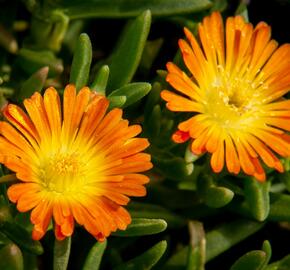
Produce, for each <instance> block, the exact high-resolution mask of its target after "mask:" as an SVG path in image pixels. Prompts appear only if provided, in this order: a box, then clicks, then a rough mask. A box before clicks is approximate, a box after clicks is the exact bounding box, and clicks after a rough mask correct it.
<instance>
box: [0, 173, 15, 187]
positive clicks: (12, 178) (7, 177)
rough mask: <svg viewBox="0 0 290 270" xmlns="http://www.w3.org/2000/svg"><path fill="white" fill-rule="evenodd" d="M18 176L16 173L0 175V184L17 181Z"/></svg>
mask: <svg viewBox="0 0 290 270" xmlns="http://www.w3.org/2000/svg"><path fill="white" fill-rule="evenodd" d="M17 180H18V179H17V177H16V174H15V173H12V174H7V175H4V176H1V177H0V184H5V183H11V182H15V181H17Z"/></svg>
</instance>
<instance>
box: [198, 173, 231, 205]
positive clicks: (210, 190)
mask: <svg viewBox="0 0 290 270" xmlns="http://www.w3.org/2000/svg"><path fill="white" fill-rule="evenodd" d="M197 187H198V191H199V193H200V195H201V197H202V198H203V200H204V202H205V204H206V205H207V206H209V207H213V208H220V207H223V206H225V205H227V204H228V203H229V202H231V200H232V199H233V197H234V192H233V191H231V190H230V189H228V188H226V187H217V186H215V184H214V182H213V179H212V176H211V175H205V176H203V177H200V178H198V181H197Z"/></svg>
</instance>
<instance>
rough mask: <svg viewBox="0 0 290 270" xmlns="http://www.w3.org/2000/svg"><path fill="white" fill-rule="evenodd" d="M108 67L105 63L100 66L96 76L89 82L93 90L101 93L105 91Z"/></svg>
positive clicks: (103, 93) (108, 72)
mask: <svg viewBox="0 0 290 270" xmlns="http://www.w3.org/2000/svg"><path fill="white" fill-rule="evenodd" d="M109 74H110V68H109V66H107V65H104V66H102V67H101V68H100V69H99V71H98V72H97V74H96V77H95V79H94V81H93V83H92V84H91V87H90V88H91V90H94V91H96V92H98V93H100V94H102V95H105V93H106V87H107V82H108V79H109Z"/></svg>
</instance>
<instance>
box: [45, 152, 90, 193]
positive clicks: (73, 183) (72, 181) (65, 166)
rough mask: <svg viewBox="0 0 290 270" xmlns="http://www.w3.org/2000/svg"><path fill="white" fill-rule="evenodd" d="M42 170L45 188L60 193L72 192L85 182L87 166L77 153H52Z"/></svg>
mask: <svg viewBox="0 0 290 270" xmlns="http://www.w3.org/2000/svg"><path fill="white" fill-rule="evenodd" d="M44 164H45V165H44V166H43V167H42V168H41V170H40V172H41V173H40V174H41V175H40V179H41V180H42V182H43V185H44V186H45V188H46V189H47V190H49V191H54V192H58V193H70V192H73V191H76V190H77V189H78V188H80V185H82V184H84V183H83V182H84V178H83V176H84V170H85V166H84V164H83V163H82V162H81V160H80V155H79V154H77V153H55V154H52V155H50V156H49V157H48V158H47V159H46V162H44Z"/></svg>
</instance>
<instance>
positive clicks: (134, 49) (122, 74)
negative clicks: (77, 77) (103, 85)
mask: <svg viewBox="0 0 290 270" xmlns="http://www.w3.org/2000/svg"><path fill="white" fill-rule="evenodd" d="M150 25H151V13H150V11H149V10H147V11H144V12H143V13H142V14H141V15H140V16H138V17H137V18H136V19H135V20H134V21H131V22H130V24H128V25H127V27H126V28H125V30H124V32H123V34H122V35H121V37H120V41H119V43H118V47H117V48H116V49H115V51H114V52H113V54H112V56H111V58H110V60H109V61H110V63H109V67H110V78H109V81H108V89H109V90H112V89H116V88H119V87H121V86H123V85H124V84H127V83H129V82H130V81H131V79H132V78H133V76H134V74H135V71H136V70H137V67H138V65H139V62H140V60H141V56H142V53H143V49H144V46H145V44H146V40H147V36H148V34H149V30H150Z"/></svg>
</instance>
